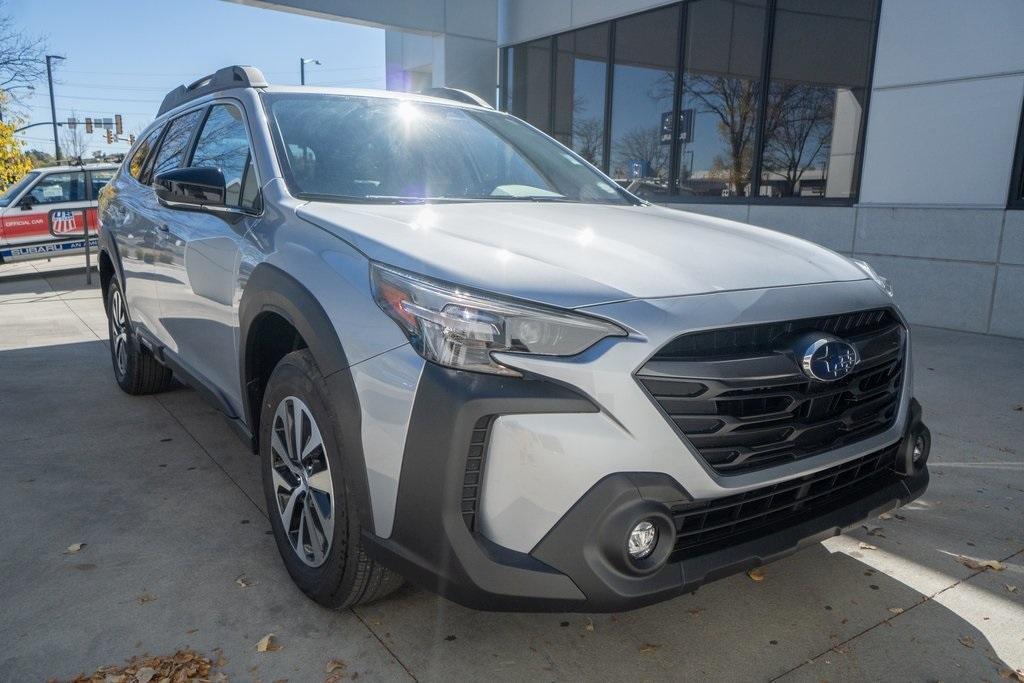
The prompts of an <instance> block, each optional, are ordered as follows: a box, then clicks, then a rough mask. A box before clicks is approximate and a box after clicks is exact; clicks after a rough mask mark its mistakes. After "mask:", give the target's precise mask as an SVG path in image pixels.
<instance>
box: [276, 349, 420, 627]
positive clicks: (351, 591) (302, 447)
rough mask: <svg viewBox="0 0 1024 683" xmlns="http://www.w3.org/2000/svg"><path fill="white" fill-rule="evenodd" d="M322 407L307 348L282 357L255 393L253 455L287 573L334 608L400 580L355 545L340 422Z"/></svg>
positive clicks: (324, 397) (322, 390)
mask: <svg viewBox="0 0 1024 683" xmlns="http://www.w3.org/2000/svg"><path fill="white" fill-rule="evenodd" d="M329 406H330V401H329V398H328V393H327V389H326V385H325V383H324V380H323V377H322V376H321V374H320V371H319V369H318V368H317V366H316V363H315V362H314V360H313V357H312V355H311V354H310V353H309V351H308V350H306V349H302V350H299V351H293V352H292V353H289V354H288V355H287V356H285V357H284V358H282V359H281V361H280V362H279V363H278V364H277V367H275V368H274V371H273V373H271V376H270V380H269V381H268V382H267V388H266V391H265V393H264V395H263V404H262V407H261V415H260V438H259V443H260V460H261V462H262V470H263V490H264V492H265V494H266V500H267V513H268V514H269V516H270V524H271V526H272V528H273V531H274V539H275V540H276V541H277V548H278V550H279V551H280V553H281V557H282V559H283V560H284V564H285V567H287V569H288V573H289V574H290V575H291V577H292V579H293V580H294V581H295V583H296V584H297V585H298V586H299V588H301V589H302V591H303V592H304V593H306V595H308V596H309V597H311V598H312V599H313V600H315V601H316V602H318V603H320V604H321V605H324V606H326V607H332V608H342V607H348V606H350V605H356V604H362V603H367V602H371V601H373V600H377V599H378V598H381V597H384V596H385V595H387V594H388V593H391V592H392V591H394V590H395V589H396V588H398V587H399V586H401V584H402V579H401V577H400V576H399V575H397V574H395V573H394V572H392V571H390V570H388V569H386V568H385V567H383V566H382V565H380V564H378V563H377V562H375V561H374V560H373V559H371V558H370V557H369V556H367V555H366V553H365V552H364V550H363V548H362V544H361V542H360V536H359V529H360V524H359V517H358V512H357V511H356V507H355V504H354V501H353V499H352V495H351V492H350V491H349V490H348V488H347V486H346V478H345V471H344V464H343V459H342V457H341V440H340V439H339V438H338V434H339V430H340V425H339V424H338V420H337V418H336V417H335V416H334V412H333V411H332V410H331V409H330V407H329Z"/></svg>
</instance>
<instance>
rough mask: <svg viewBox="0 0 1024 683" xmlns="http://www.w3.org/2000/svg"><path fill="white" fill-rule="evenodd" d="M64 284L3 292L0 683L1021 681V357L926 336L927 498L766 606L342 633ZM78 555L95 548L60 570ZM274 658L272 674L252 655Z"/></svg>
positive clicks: (257, 509)
mask: <svg viewBox="0 0 1024 683" xmlns="http://www.w3.org/2000/svg"><path fill="white" fill-rule="evenodd" d="M79 262H80V259H76V260H73V261H70V263H72V264H74V265H76V266H77V265H78V264H79ZM68 263H69V262H68V261H67V260H64V261H58V260H55V262H54V263H52V264H49V265H39V264H37V265H22V266H17V271H18V272H12V269H11V267H9V266H0V419H2V422H0V425H2V432H0V471H2V472H3V475H2V477H0V482H2V486H0V490H2V492H3V494H2V496H0V590H2V594H0V681H27V680H45V679H48V678H50V677H58V678H67V677H70V676H73V675H74V674H76V673H78V672H82V671H84V672H87V673H88V672H92V671H93V670H95V669H96V668H98V667H100V666H103V665H109V664H119V663H121V662H122V661H123V660H124V659H126V658H128V657H131V656H133V655H136V654H140V653H142V652H149V653H153V654H168V653H173V652H174V651H175V650H176V649H178V648H181V647H184V646H190V647H192V648H194V649H196V650H198V651H200V652H203V653H213V652H214V651H215V650H217V651H219V652H221V653H223V657H224V659H225V660H226V664H225V666H224V671H226V672H227V674H228V675H229V677H230V678H231V680H262V681H272V680H275V679H290V680H291V681H310V680H323V679H324V678H325V676H326V666H327V663H328V662H329V661H330V660H341V661H343V662H344V663H345V672H346V675H347V676H348V677H352V678H355V677H356V676H357V675H358V677H359V678H364V677H373V678H386V679H408V678H413V679H418V680H452V679H454V680H461V679H483V678H489V679H499V680H521V679H531V680H563V679H581V678H586V679H590V680H622V679H624V678H630V679H633V680H669V679H672V680H684V679H710V680H769V679H780V678H781V679H784V680H808V681H810V680H815V681H817V680H823V679H827V680H868V679H871V680H879V679H898V680H938V679H942V680H974V679H984V680H989V681H997V680H1000V671H1001V670H1003V675H1004V676H1006V675H1008V673H1007V672H1006V671H1005V670H1006V669H1018V668H1020V669H1024V444H1022V439H1021V437H1022V435H1024V411H1022V410H1021V409H1020V406H1021V404H1024V363H1022V361H1021V358H1024V342H1021V341H1013V340H1008V339H999V338H994V337H983V336H978V335H971V334H964V333H957V332H949V331H943V330H936V329H929V328H920V329H916V330H915V331H914V333H915V334H914V352H915V367H914V372H915V381H916V385H917V395H918V397H919V399H920V400H921V403H922V404H923V405H924V410H925V418H926V421H927V422H928V423H929V425H930V426H931V429H932V433H933V437H934V447H933V448H934V449H933V454H932V483H931V487H930V488H929V490H928V492H927V493H926V494H925V496H924V497H923V498H922V499H920V500H918V501H917V502H915V503H914V504H912V505H911V506H909V507H908V508H905V509H903V510H901V511H900V512H899V515H898V516H893V517H891V518H888V519H884V520H877V521H876V522H874V524H877V525H878V526H879V527H881V528H880V529H878V530H875V531H874V533H873V534H872V535H868V533H867V531H866V530H864V529H861V530H859V531H857V532H854V533H851V534H849V535H847V536H842V537H839V538H836V539H832V540H830V541H828V542H827V543H825V544H823V545H819V546H814V547H812V548H809V549H807V550H805V551H803V552H801V553H798V554H797V555H794V556H792V557H790V558H787V559H785V560H783V561H781V562H778V563H775V564H772V565H769V566H767V567H765V568H764V575H765V579H764V581H761V582H755V581H752V580H751V579H749V578H748V577H747V576H745V575H740V576H734V577H731V578H728V579H725V580H722V581H719V582H717V583H714V584H711V585H709V586H706V587H705V588H702V589H701V590H699V591H698V592H696V593H695V594H692V595H687V596H683V597H681V598H678V599H675V600H672V601H669V602H667V603H662V604H660V605H656V606H653V607H648V608H644V609H641V610H637V611H635V612H631V613H627V614H619V615H594V616H586V615H557V614H547V615H533V614H490V613H482V612H473V611H470V610H466V609H463V608H461V607H459V606H457V605H454V604H453V603H450V602H448V601H446V600H443V599H441V598H438V597H436V596H434V595H432V594H429V593H426V592H423V591H421V590H418V589H414V588H410V587H406V588H404V589H402V591H401V592H400V593H399V594H398V595H397V596H395V597H393V598H391V599H388V600H386V601H384V602H381V603H378V604H374V605H371V606H368V607H360V608H357V609H355V610H346V611H341V612H331V611H327V610H325V609H322V608H320V607H319V606H317V605H315V604H314V603H312V602H311V601H309V600H308V599H306V598H305V597H304V596H303V595H302V594H301V593H300V592H299V591H298V590H297V589H296V588H295V587H294V586H293V585H292V583H291V581H290V579H289V578H288V575H287V574H286V573H285V571H284V568H283V566H282V564H281V562H280V559H279V557H278V554H277V549H276V548H275V546H274V542H273V538H272V537H271V536H270V525H269V523H268V521H267V518H266V515H265V511H264V506H263V495H262V492H261V490H260V482H259V476H258V467H257V462H256V460H255V458H254V456H252V455H251V454H249V453H248V452H247V451H246V449H245V448H244V447H243V446H242V445H241V443H240V442H239V441H238V439H237V438H236V437H235V436H234V434H233V433H232V431H231V429H230V428H229V427H228V425H227V424H226V423H225V421H224V420H223V419H222V418H221V417H220V416H219V415H218V414H217V413H216V412H215V411H214V410H213V409H211V408H210V407H209V406H207V405H206V404H205V403H204V402H203V401H202V400H201V399H200V398H199V397H198V396H197V395H196V394H195V393H194V392H192V391H190V390H187V389H184V388H178V389H175V390H172V391H170V392H168V393H165V394H161V395H159V396H153V397H145V398H133V397H129V396H127V395H125V394H123V393H122V392H121V391H120V390H119V389H118V388H117V386H116V384H115V383H114V381H113V377H112V372H111V368H110V358H109V355H108V351H107V343H106V321H105V318H104V314H103V307H102V302H101V300H100V296H99V292H98V289H97V287H96V286H93V287H86V286H84V274H83V273H82V271H81V269H80V268H79V270H77V271H74V272H68V271H65V270H59V268H60V267H62V266H66V265H68ZM94 280H98V278H94ZM1015 408H1016V409H1015ZM861 542H865V543H867V544H870V545H871V546H874V547H875V549H862V548H861V547H860V545H859V544H860V543H861ZM73 543H84V544H86V545H85V546H84V548H82V550H81V551H79V552H77V553H73V554H65V549H66V548H67V547H68V546H69V545H71V544H73ZM957 555H964V556H970V557H973V558H978V559H985V560H988V559H992V560H999V561H1002V562H1004V563H1005V565H1006V568H1005V569H1004V570H1003V571H998V572H997V571H992V570H983V571H978V570H972V569H970V568H969V567H967V566H965V565H964V564H963V563H961V562H960V561H958V560H957ZM239 577H244V578H245V579H246V580H247V582H251V583H252V584H253V585H251V586H249V587H241V586H239V584H238V583H236V579H238V578H239ZM1012 587H1015V589H1016V590H1015V591H1013V592H1012V591H1011V588H1012ZM268 633H274V634H275V635H276V638H277V640H278V642H279V643H280V644H281V645H282V649H281V650H280V651H277V652H269V653H263V654H260V653H257V651H256V642H257V641H258V640H259V639H260V638H262V637H263V636H265V635H266V634H268ZM214 658H216V656H214Z"/></svg>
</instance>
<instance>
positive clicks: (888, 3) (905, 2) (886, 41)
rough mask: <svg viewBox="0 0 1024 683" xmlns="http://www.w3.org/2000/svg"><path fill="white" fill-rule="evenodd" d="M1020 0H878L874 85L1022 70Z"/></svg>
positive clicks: (1022, 8)
mask: <svg viewBox="0 0 1024 683" xmlns="http://www.w3.org/2000/svg"><path fill="white" fill-rule="evenodd" d="M1022 45H1024V2H1021V0H972V1H971V2H964V0H883V2H882V18H881V26H880V29H879V32H878V51H877V53H876V58H875V80H874V86H875V87H876V88H878V87H886V86H892V85H903V84H907V83H921V82H925V81H936V80H947V79H954V78H964V77H971V76H988V75H991V74H998V73H1007V72H1014V71H1017V72H1020V71H1024V47H1022Z"/></svg>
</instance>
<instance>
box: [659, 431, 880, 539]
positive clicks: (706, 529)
mask: <svg viewBox="0 0 1024 683" xmlns="http://www.w3.org/2000/svg"><path fill="white" fill-rule="evenodd" d="M897 449H898V445H894V446H889V447H888V448H884V449H882V450H880V451H877V452H875V453H871V454H869V455H866V456H863V457H861V458H857V459H856V460H851V461H850V462H846V463H843V464H842V465H836V466H835V467H831V468H829V469H827V470H822V471H821V472H816V473H814V474H808V475H806V476H803V477H799V478H797V479H790V480H788V481H784V482H780V483H778V484H773V485H771V486H765V487H763V488H759V489H754V490H752V491H747V492H746V493H741V494H737V495H734V496H728V497H726V498H718V499H716V500H711V501H705V502H700V503H690V504H687V505H680V506H676V507H674V508H673V509H672V516H673V519H674V520H675V525H676V543H675V549H674V551H673V553H674V557H675V559H680V558H681V557H683V556H686V557H691V556H694V555H700V554H702V553H707V552H711V551H714V550H717V549H719V548H722V547H726V546H730V545H735V544H737V543H741V542H743V541H744V540H746V538H747V537H750V538H753V537H756V536H763V535H765V534H767V533H771V532H772V531H775V530H778V529H782V528H785V527H787V526H792V525H794V524H797V523H799V522H801V521H803V520H805V519H810V518H812V517H816V516H818V515H821V514H825V513H827V512H830V511H832V510H836V509H838V508H840V507H842V506H844V505H846V504H848V503H850V502H852V501H854V500H857V499H859V498H862V497H864V496H866V495H869V494H870V493H873V492H874V491H877V490H880V489H882V488H884V487H885V486H886V485H888V484H890V483H892V482H893V481H896V480H897V479H898V475H897V474H896V472H895V470H894V469H893V466H894V464H895V462H896V452H897Z"/></svg>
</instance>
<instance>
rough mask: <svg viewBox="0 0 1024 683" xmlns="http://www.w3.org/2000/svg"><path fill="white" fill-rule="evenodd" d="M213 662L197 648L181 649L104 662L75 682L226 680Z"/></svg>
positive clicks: (74, 681) (150, 682)
mask: <svg viewBox="0 0 1024 683" xmlns="http://www.w3.org/2000/svg"><path fill="white" fill-rule="evenodd" d="M214 668H215V667H214V665H213V663H212V662H211V661H210V660H209V659H208V658H207V657H204V656H203V655H200V654H199V653H197V652H194V651H193V650H178V651H177V652H175V653H174V654H173V655H164V656H159V657H151V656H149V655H139V656H137V657H133V658H132V659H131V660H129V661H128V663H127V664H124V665H121V666H104V667H100V668H99V669H97V670H96V671H95V672H94V673H93V674H91V675H88V676H86V675H84V674H82V675H79V676H78V677H77V678H75V679H74V680H73V681H72V683H107V682H109V681H124V683H156V682H157V681H161V682H162V681H174V682H175V683H177V682H178V681H196V680H202V681H223V680H226V679H225V678H224V675H223V673H221V672H216V671H214Z"/></svg>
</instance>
